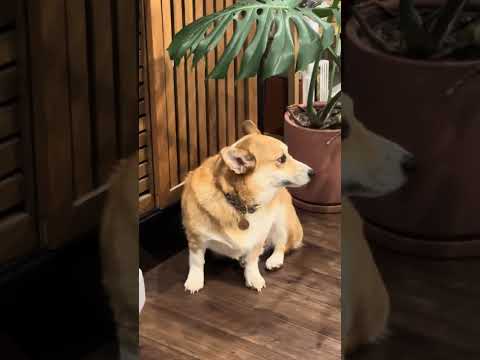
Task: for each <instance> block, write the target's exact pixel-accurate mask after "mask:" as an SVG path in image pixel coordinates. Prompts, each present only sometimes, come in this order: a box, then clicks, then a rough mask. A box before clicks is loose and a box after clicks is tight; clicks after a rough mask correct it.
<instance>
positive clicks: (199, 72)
mask: <svg viewBox="0 0 480 360" xmlns="http://www.w3.org/2000/svg"><path fill="white" fill-rule="evenodd" d="M231 3H233V0H215V1H213V0H212V1H206V2H205V1H203V0H179V1H174V0H161V1H154V0H145V5H146V22H147V34H146V35H147V39H148V41H147V49H146V53H147V54H148V65H147V68H148V76H149V78H150V104H149V105H150V107H151V119H150V121H151V124H152V136H151V138H152V139H153V140H154V141H153V144H152V146H153V149H154V151H153V154H152V155H153V162H154V164H155V171H154V184H155V194H156V195H155V198H156V202H155V205H156V206H157V207H160V208H162V207H166V206H168V205H169V204H172V203H173V202H175V201H177V200H178V196H179V191H180V187H179V185H181V183H182V182H183V180H184V179H185V176H186V174H187V172H188V171H189V170H192V169H194V168H195V167H196V166H197V165H198V164H199V163H200V162H201V161H203V160H204V159H205V158H206V157H207V156H209V155H214V154H217V153H218V151H219V150H220V149H221V148H222V147H223V146H226V145H227V144H231V143H233V142H234V141H236V139H237V138H238V136H239V134H240V124H241V122H242V121H244V120H246V119H251V120H253V121H255V122H257V107H258V103H257V85H256V84H257V79H256V78H254V79H250V80H245V81H238V82H235V80H234V73H235V71H236V70H237V71H238V67H239V64H240V62H239V61H240V60H236V61H235V64H233V65H232V66H231V67H230V68H229V71H228V76H227V78H226V79H224V80H206V79H207V75H208V73H210V72H211V71H212V70H213V67H214V66H215V61H216V60H218V59H219V58H220V57H221V55H222V54H223V51H224V49H225V41H226V40H227V39H229V38H231V36H232V35H233V27H232V28H229V29H228V31H227V33H226V35H225V39H224V40H223V41H222V42H221V45H220V47H219V48H218V50H217V51H215V52H210V53H209V54H208V55H207V56H206V58H205V59H203V60H201V61H200V62H199V63H198V64H197V67H196V68H195V69H192V67H191V59H189V60H187V63H185V62H184V60H182V62H181V64H180V66H179V67H174V65H173V62H172V61H171V60H170V58H169V55H168V52H167V51H166V49H167V48H168V46H169V45H170V43H171V41H172V35H173V34H175V33H176V32H177V31H179V30H180V29H181V28H182V27H183V26H185V25H187V24H188V23H190V22H191V21H193V19H198V18H200V17H202V16H203V15H208V14H211V13H212V12H213V11H218V10H221V9H223V8H224V7H225V6H228V5H230V4H231ZM232 26H233V25H232ZM144 76H145V72H144Z"/></svg>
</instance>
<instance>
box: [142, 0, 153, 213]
mask: <svg viewBox="0 0 480 360" xmlns="http://www.w3.org/2000/svg"><path fill="white" fill-rule="evenodd" d="M144 8H145V5H144V1H143V0H141V1H139V12H138V14H139V21H138V26H139V31H138V44H139V74H138V81H139V87H138V98H139V111H138V115H139V124H138V147H139V159H138V164H139V165H138V193H139V197H140V198H139V211H140V213H141V214H144V213H146V212H148V211H150V210H152V209H153V208H154V206H155V204H154V193H155V184H154V181H153V180H154V177H153V167H152V163H153V161H152V159H153V156H152V146H151V142H152V139H151V134H152V132H151V126H150V124H151V121H150V119H151V116H150V106H149V104H150V101H149V100H150V99H149V86H148V84H149V82H148V68H147V55H146V37H145V10H144Z"/></svg>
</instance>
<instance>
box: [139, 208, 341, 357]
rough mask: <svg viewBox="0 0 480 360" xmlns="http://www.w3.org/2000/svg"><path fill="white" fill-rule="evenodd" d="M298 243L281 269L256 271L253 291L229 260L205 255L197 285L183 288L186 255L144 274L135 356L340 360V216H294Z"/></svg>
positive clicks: (170, 260) (172, 259)
mask: <svg viewBox="0 0 480 360" xmlns="http://www.w3.org/2000/svg"><path fill="white" fill-rule="evenodd" d="M300 217H301V220H302V223H303V226H304V229H305V242H306V245H305V247H303V248H302V249H300V250H298V251H297V252H295V253H293V254H291V255H290V256H288V257H287V258H286V260H285V265H284V267H283V268H282V269H281V270H278V271H276V272H273V273H269V272H267V271H265V270H264V269H263V265H264V261H262V262H261V264H262V266H261V269H262V273H263V274H264V276H265V280H266V283H267V287H266V288H265V289H264V290H263V291H262V293H261V294H258V293H256V292H255V291H253V290H250V289H247V288H246V287H245V286H244V278H243V274H242V270H241V268H240V267H239V266H238V265H237V264H236V263H235V262H233V261H229V260H222V259H218V258H211V257H210V258H207V261H206V269H205V288H204V289H203V290H202V291H201V292H200V293H198V294H196V295H187V294H186V293H185V292H184V289H183V283H184V281H185V278H186V275H187V271H188V259H187V252H186V251H182V252H181V253H179V254H177V255H175V256H174V257H173V258H170V259H169V260H167V261H166V262H164V263H162V264H161V265H159V266H157V267H155V268H153V269H152V270H150V271H149V272H148V273H147V274H146V276H145V281H146V288H147V303H146V305H145V308H144V311H143V313H142V315H141V319H140V321H141V323H140V351H141V359H143V360H157V359H169V360H177V359H178V360H192V359H200V360H204V359H208V360H216V359H228V360H233V359H245V360H261V359H268V360H278V359H282V360H296V359H302V360H318V359H321V360H338V359H340V272H341V270H340V238H339V236H340V233H339V227H340V216H339V215H318V214H308V213H300Z"/></svg>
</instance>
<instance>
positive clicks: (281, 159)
mask: <svg viewBox="0 0 480 360" xmlns="http://www.w3.org/2000/svg"><path fill="white" fill-rule="evenodd" d="M277 161H278V162H279V163H280V164H285V163H286V161H287V155H285V154H283V155H282V156H280V157H279V158H278V159H277Z"/></svg>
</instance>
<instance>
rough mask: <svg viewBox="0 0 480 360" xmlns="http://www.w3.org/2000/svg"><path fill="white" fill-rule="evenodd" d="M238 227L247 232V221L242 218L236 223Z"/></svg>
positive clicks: (248, 225) (248, 224)
mask: <svg viewBox="0 0 480 360" xmlns="http://www.w3.org/2000/svg"><path fill="white" fill-rule="evenodd" d="M238 227H239V228H240V230H247V229H248V228H249V227H250V223H249V222H248V220H247V219H245V218H242V219H241V220H240V221H239V222H238Z"/></svg>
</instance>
